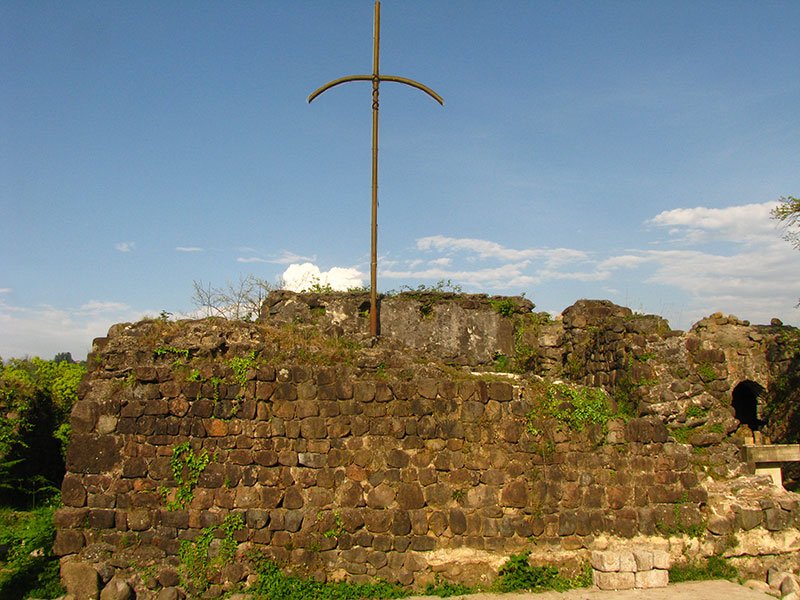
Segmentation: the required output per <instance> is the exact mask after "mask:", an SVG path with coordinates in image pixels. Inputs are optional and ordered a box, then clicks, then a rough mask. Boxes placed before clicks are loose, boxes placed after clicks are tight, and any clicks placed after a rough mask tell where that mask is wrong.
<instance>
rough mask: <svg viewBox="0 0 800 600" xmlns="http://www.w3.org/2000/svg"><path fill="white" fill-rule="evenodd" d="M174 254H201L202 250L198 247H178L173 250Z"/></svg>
mask: <svg viewBox="0 0 800 600" xmlns="http://www.w3.org/2000/svg"><path fill="white" fill-rule="evenodd" d="M175 251H176V252H202V251H203V249H202V248H199V247H198V246H178V247H176V248H175Z"/></svg>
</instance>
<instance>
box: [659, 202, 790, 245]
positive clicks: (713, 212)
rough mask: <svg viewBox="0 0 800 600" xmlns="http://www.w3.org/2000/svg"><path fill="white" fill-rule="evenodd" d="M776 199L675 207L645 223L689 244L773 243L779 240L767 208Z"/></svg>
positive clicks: (772, 205) (770, 206)
mask: <svg viewBox="0 0 800 600" xmlns="http://www.w3.org/2000/svg"><path fill="white" fill-rule="evenodd" d="M776 204H777V203H776V202H774V201H770V202H764V203H762V204H743V205H740V206H728V207H725V208H706V207H704V206H697V207H694V208H676V209H673V210H666V211H664V212H661V213H659V214H657V215H656V216H655V217H653V218H652V219H650V220H649V221H647V223H646V224H649V225H653V226H655V227H662V228H667V230H668V232H669V234H670V235H671V236H676V237H679V238H680V239H682V240H683V241H686V242H690V243H701V242H707V241H712V240H727V241H732V242H744V243H759V242H767V243H772V242H775V241H776V240H778V239H779V237H780V236H778V235H776V231H777V226H776V223H775V222H774V221H773V220H772V219H770V211H771V210H772V209H773V208H774V207H775V206H776Z"/></svg>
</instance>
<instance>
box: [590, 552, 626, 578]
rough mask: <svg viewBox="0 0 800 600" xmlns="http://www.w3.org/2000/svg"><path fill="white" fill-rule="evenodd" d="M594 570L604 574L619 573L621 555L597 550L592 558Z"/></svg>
mask: <svg viewBox="0 0 800 600" xmlns="http://www.w3.org/2000/svg"><path fill="white" fill-rule="evenodd" d="M591 562H592V568H593V569H595V570H596V571H601V572H603V573H615V572H617V571H619V553H618V552H612V551H610V550H595V551H593V552H592V557H591Z"/></svg>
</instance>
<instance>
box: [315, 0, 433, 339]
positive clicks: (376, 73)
mask: <svg viewBox="0 0 800 600" xmlns="http://www.w3.org/2000/svg"><path fill="white" fill-rule="evenodd" d="M373 31H374V38H373V42H374V43H373V51H372V75H348V76H347V77H340V78H339V79H334V80H333V81H329V82H328V83H326V84H325V85H323V86H322V87H321V88H318V89H316V90H315V91H313V92H312V93H311V95H310V96H309V97H308V101H309V102H311V101H312V100H314V98H316V97H317V96H319V95H320V94H321V93H322V92H325V91H327V90H329V89H331V88H332V87H334V86H337V85H339V84H342V83H347V82H350V81H371V82H372V250H371V253H370V264H369V278H370V291H369V304H370V306H369V331H370V334H371V335H372V336H373V337H376V336H377V335H378V327H379V322H380V321H379V319H378V109H379V104H380V102H379V94H380V84H381V80H383V81H394V82H396V83H402V84H405V85H410V86H411V87H415V88H417V89H418V90H422V91H423V92H425V93H426V94H428V95H429V96H430V97H431V98H433V99H434V100H436V101H437V102H438V103H439V104H444V100H442V97H441V96H439V94H437V93H436V92H434V91H433V90H432V89H430V88H429V87H427V86H424V85H422V84H421V83H419V82H418V81H414V80H413V79H408V78H407V77H395V76H392V75H388V76H384V77H381V74H380V64H379V62H380V61H379V57H380V46H381V3H380V0H375V22H374V30H373Z"/></svg>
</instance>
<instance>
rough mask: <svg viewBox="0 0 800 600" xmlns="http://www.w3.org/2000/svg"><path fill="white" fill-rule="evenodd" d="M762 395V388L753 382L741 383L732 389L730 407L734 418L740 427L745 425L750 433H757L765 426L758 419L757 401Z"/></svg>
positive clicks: (763, 422)
mask: <svg viewBox="0 0 800 600" xmlns="http://www.w3.org/2000/svg"><path fill="white" fill-rule="evenodd" d="M763 393H764V388H763V387H761V386H760V385H758V384H757V383H755V382H754V381H742V382H741V383H740V384H739V385H737V386H736V387H735V388H733V399H732V402H731V404H732V406H733V410H734V411H735V416H736V418H737V419H739V422H740V423H741V424H742V425H747V426H748V427H749V428H750V429H751V430H752V431H759V430H760V429H761V428H762V427H763V426H764V425H765V424H766V422H765V421H762V420H761V419H759V418H758V399H759V397H760V396H761V395H762V394H763Z"/></svg>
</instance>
